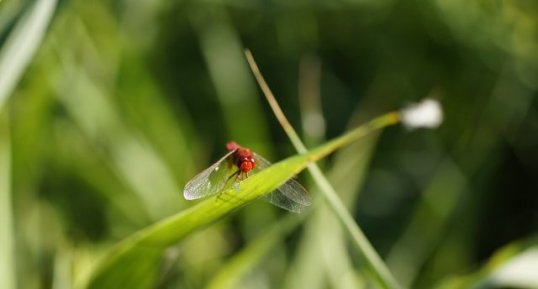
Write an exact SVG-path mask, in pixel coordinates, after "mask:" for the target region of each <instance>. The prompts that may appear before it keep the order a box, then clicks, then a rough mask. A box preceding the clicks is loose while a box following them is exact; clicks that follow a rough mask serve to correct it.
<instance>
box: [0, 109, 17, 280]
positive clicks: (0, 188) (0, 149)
mask: <svg viewBox="0 0 538 289" xmlns="http://www.w3.org/2000/svg"><path fill="white" fill-rule="evenodd" d="M10 134H11V133H10V131H9V123H8V117H7V113H6V111H5V109H4V110H3V111H1V112H0V256H2V258H0V288H16V286H15V283H16V275H15V258H14V252H15V244H14V240H13V236H14V234H13V223H12V219H13V216H12V208H11V145H10V143H11V140H10Z"/></svg>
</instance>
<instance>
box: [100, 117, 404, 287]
mask: <svg viewBox="0 0 538 289" xmlns="http://www.w3.org/2000/svg"><path fill="white" fill-rule="evenodd" d="M397 122H398V114H395V113H389V114H386V115H383V116H381V117H378V118H376V119H374V120H372V121H370V122H368V123H366V124H365V125H362V126H360V127H358V128H356V129H355V130H352V131H350V132H348V133H347V134H345V135H343V136H341V137H338V138H336V139H334V140H332V141H329V142H327V143H325V144H323V145H321V146H318V147H317V148H315V149H313V150H311V151H309V152H306V153H304V154H300V155H295V156H292V157H290V158H287V159H285V160H283V161H280V162H278V163H276V164H274V165H272V166H271V167H269V168H268V169H266V170H263V171H261V172H259V173H257V174H255V175H253V176H251V177H249V178H248V179H246V180H244V181H243V182H241V185H240V186H239V188H230V189H228V190H225V191H223V192H222V193H221V194H219V195H218V196H216V197H213V198H209V199H206V200H204V201H202V202H200V203H198V204H197V205H196V206H193V207H191V208H189V209H187V210H185V211H183V212H180V213H178V214H176V215H174V216H172V217H169V218H167V219H165V220H163V221H161V222H159V223H156V224H155V225H152V226H150V227H147V228H146V229H143V230H141V231H139V232H137V233H135V234H134V235H132V236H131V237H129V238H128V239H126V240H125V241H124V242H122V243H120V244H119V245H118V246H117V247H116V248H115V249H114V250H113V251H112V252H111V253H110V254H108V255H107V256H106V257H105V259H104V260H103V262H102V263H101V264H100V266H99V267H98V268H97V269H96V271H95V274H94V275H93V278H92V279H91V280H90V288H118V287H117V286H119V285H121V286H125V284H129V288H148V287H147V286H148V285H149V284H152V283H153V282H154V278H155V271H156V270H155V268H153V270H151V267H149V268H143V269H144V270H145V271H144V270H140V273H137V274H133V273H132V272H133V271H134V272H138V271H139V270H138V269H139V268H134V267H135V266H136V264H138V263H140V264H146V265H147V264H157V261H158V258H159V256H160V254H161V252H162V250H164V249H165V248H166V247H167V246H170V245H172V244H174V243H175V242H177V241H179V240H181V239H182V238H184V237H185V236H187V235H189V234H190V233H191V232H193V231H195V230H197V229H200V228H202V227H204V226H207V225H209V224H211V223H213V222H215V221H216V220H218V219H220V218H221V217H223V216H224V215H226V214H228V213H230V212H232V211H233V210H235V209H237V208H239V207H241V206H243V205H245V204H247V203H248V202H250V201H253V200H256V199H258V198H260V197H261V196H263V195H265V194H267V193H270V192H272V191H274V190H276V189H277V188H278V187H280V186H281V185H282V184H284V183H285V182H286V181H287V180H288V179H290V178H292V177H293V176H295V175H297V174H298V173H299V172H301V171H302V170H304V169H305V168H306V167H307V166H308V165H309V164H310V163H311V162H314V161H317V160H319V159H321V158H323V157H325V156H327V155H328V154H330V153H332V152H334V151H335V150H337V149H338V148H340V147H342V146H344V145H347V144H349V143H351V142H353V141H355V140H357V139H360V138H361V137H363V136H365V135H367V134H369V133H370V132H371V131H373V130H377V129H380V128H382V127H385V126H387V125H391V124H394V123H397ZM152 260H154V262H152ZM127 265H129V266H130V267H131V268H133V270H125V266H127ZM152 267H154V266H152ZM125 271H127V272H125Z"/></svg>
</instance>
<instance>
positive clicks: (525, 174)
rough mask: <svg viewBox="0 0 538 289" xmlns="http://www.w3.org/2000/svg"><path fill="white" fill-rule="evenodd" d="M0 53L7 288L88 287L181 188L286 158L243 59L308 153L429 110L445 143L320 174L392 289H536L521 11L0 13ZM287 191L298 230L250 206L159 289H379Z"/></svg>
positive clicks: (527, 25)
mask: <svg viewBox="0 0 538 289" xmlns="http://www.w3.org/2000/svg"><path fill="white" fill-rule="evenodd" d="M0 45H1V46H0V84H1V85H0V105H1V107H0V230H1V232H0V262H1V264H0V288H31V289H32V288H58V289H60V288H83V287H84V286H85V284H86V282H87V280H88V276H89V274H90V272H91V269H92V268H93V267H92V266H94V265H95V263H96V260H98V258H100V257H101V256H102V255H103V254H104V253H105V252H107V250H109V249H110V248H111V246H113V245H114V244H116V243H117V242H119V241H120V240H122V239H123V238H125V237H127V236H129V235H130V234H132V233H133V232H135V231H137V230H138V229H140V228H143V227H145V226H147V225H150V224H152V223H155V222H156V221H158V220H161V219H163V218H164V217H167V216H170V215H172V214H174V213H177V212H179V211H181V210H183V209H185V208H187V207H189V206H191V203H189V202H187V201H185V200H184V199H183V197H182V188H183V186H184V184H185V183H186V182H187V181H188V180H189V179H190V178H191V177H192V176H194V175H195V174H196V173H197V172H199V171H201V170H202V169H204V168H206V167H208V166H209V165H210V164H211V163H212V162H213V161H215V160H217V159H218V158H219V157H220V156H221V155H223V154H224V152H225V148H224V144H225V142H226V141H228V140H232V139H233V140H235V141H237V142H239V143H241V144H243V145H245V146H248V147H251V148H252V149H253V150H255V151H257V152H259V153H260V154H262V155H264V156H266V157H267V158H268V159H270V160H272V161H277V160H280V159H282V158H284V157H286V156H290V155H293V154H295V151H294V150H293V147H292V146H291V145H290V142H289V140H288V139H287V137H286V136H285V134H284V133H283V131H282V129H281V127H280V126H279V124H278V122H277V121H276V119H275V118H274V116H273V115H272V112H271V111H270V109H269V108H268V105H267V104H266V102H265V100H264V98H263V96H262V94H261V93H260V91H259V89H258V87H257V84H256V83H255V81H254V78H253V77H252V75H251V72H250V70H249V69H248V66H247V64H246V61H245V57H244V55H243V49H244V48H249V49H250V50H251V51H252V53H253V55H254V57H255V58H256V60H257V62H258V65H259V66H260V69H261V71H262V73H263V74H264V75H265V77H266V79H267V81H268V83H269V85H270V86H271V88H272V89H273V92H274V93H275V95H276V98H277V99H278V101H279V102H280V105H281V106H282V108H283V111H284V113H285V114H286V115H287V116H288V118H289V119H290V122H291V123H292V124H293V125H294V126H295V128H296V129H298V130H299V132H300V134H301V136H302V137H303V139H304V140H305V141H306V143H307V144H308V145H309V146H313V145H315V144H319V143H320V142H323V141H324V140H325V139H329V138H333V137H335V136H338V135H340V134H341V133H342V132H344V131H345V130H347V129H348V128H350V127H352V126H353V125H356V124H358V123H360V122H362V121H366V120H368V119H370V118H372V117H374V116H376V115H379V114H381V113H384V112H387V111H390V110H395V109H399V108H401V107H403V106H405V105H406V104H408V103H411V102H415V101H418V100H420V99H422V98H424V97H434V98H437V99H438V100H439V101H440V102H441V103H442V105H443V108H444V111H445V122H444V123H443V125H442V126H441V127H440V128H439V129H438V130H434V131H425V130H416V131H410V130H407V129H405V128H403V127H392V128H389V129H387V130H385V131H384V132H383V133H382V134H380V135H373V136H372V137H370V138H367V139H365V140H364V141H363V142H361V143H358V144H356V145H354V146H352V147H350V148H348V149H345V150H342V151H341V152H338V153H337V154H336V155H334V156H332V157H330V158H329V159H327V160H324V161H323V162H321V163H320V165H321V166H322V167H323V168H324V170H325V171H326V172H327V175H328V176H329V178H330V180H332V181H333V184H334V185H335V188H336V189H337V191H338V192H339V193H341V194H342V198H343V199H344V200H345V201H346V204H348V205H349V207H350V209H351V210H352V211H351V212H352V214H353V215H354V216H355V218H356V220H357V222H358V224H359V225H360V226H361V228H362V229H363V230H364V231H365V234H366V235H367V236H368V238H369V239H370V241H371V243H372V244H373V246H374V247H375V248H376V249H377V251H378V252H379V253H380V255H381V256H382V257H383V258H384V259H385V260H386V262H387V265H388V267H389V268H390V269H391V271H392V272H393V274H394V275H395V277H396V279H397V280H398V281H399V282H400V283H401V284H403V285H404V286H406V287H409V288H433V287H435V286H438V287H439V288H538V280H537V276H538V256H537V253H536V252H537V251H536V250H537V249H536V246H537V244H538V242H537V241H536V240H535V239H534V237H535V234H536V231H537V229H538V113H537V109H538V102H537V101H536V98H535V97H536V96H537V95H538V2H536V1H525V0H519V1H493V0H491V1H487V0H482V1H463V0H435V1H416V0H414V1H413V0H411V1H397V0H378V1H374V0H355V1H354V0H341V1H245V0H229V1H224V0H222V1H218V0H207V1H157V0H154V1H133V0H123V1H81V0H63V1H56V0H37V1H22V0H20V1H15V0H3V1H0ZM34 48H35V49H34ZM300 179H301V181H302V183H304V184H305V186H306V187H307V188H309V191H310V192H311V194H312V196H313V198H314V202H315V203H316V205H315V206H314V208H313V209H312V212H310V213H309V214H307V215H305V216H298V215H291V216H287V217H286V218H283V217H284V216H286V215H288V214H289V213H287V212H285V211H281V210H279V209H277V208H274V207H272V206H270V205H268V204H266V203H263V202H256V203H254V204H252V205H249V206H247V207H244V208H242V209H241V210H239V211H237V212H236V213H234V214H233V215H231V216H228V217H227V218H226V219H224V220H222V221H221V222H219V223H217V224H214V225H213V226H210V227H209V228H206V229H204V230H201V231H199V232H198V233H196V234H194V235H191V236H189V237H188V238H187V239H185V240H183V241H182V242H180V243H179V244H178V245H177V246H174V247H173V248H170V249H168V250H167V251H166V253H165V255H164V256H163V258H162V261H161V263H160V264H159V267H158V268H157V270H158V275H157V279H156V280H155V282H154V286H153V287H152V288H204V287H206V286H210V285H211V286H216V287H215V288H225V287H224V285H222V284H221V283H219V282H220V281H218V280H217V281H215V280H216V276H218V275H219V274H224V276H228V277H230V276H233V277H230V278H232V279H234V285H233V288H372V287H371V286H372V285H371V283H370V279H369V278H368V276H366V275H365V274H364V273H363V270H362V265H361V261H360V260H359V259H358V258H357V256H356V252H354V250H353V249H352V248H350V246H349V240H348V239H349V238H348V237H347V235H346V234H344V233H342V232H341V231H340V228H339V226H338V223H337V222H336V221H335V219H334V217H333V216H332V214H331V213H330V212H328V211H327V210H326V209H325V208H324V207H323V206H322V205H321V200H320V199H318V198H317V197H316V196H317V192H316V187H314V186H312V185H310V180H309V178H308V176H307V174H303V175H301V176H300ZM290 220H299V221H300V222H301V224H300V226H297V227H295V225H294V226H292V229H289V230H287V232H286V233H285V234H283V235H282V236H279V237H278V238H276V239H275V241H274V242H272V243H271V246H270V248H267V249H265V251H264V250H262V249H259V250H260V251H259V252H262V251H263V252H264V253H265V254H260V256H258V257H256V258H255V257H251V260H250V261H249V262H251V263H249V264H250V265H249V266H248V267H249V270H247V271H245V272H240V273H238V272H235V273H222V270H221V269H222V268H223V267H226V266H227V265H228V264H231V262H232V260H234V258H235V257H237V256H240V254H241V253H242V252H244V250H245V248H248V246H249V244H256V242H257V241H256V240H259V239H260V238H261V239H263V238H264V237H263V236H264V235H263V234H264V233H267V232H268V229H269V228H271V227H274V226H276V227H278V226H279V224H287V223H286V222H290ZM282 226H284V225H282ZM507 245H508V246H509V247H505V246H507ZM503 247H504V248H508V249H505V251H502V252H504V253H502V252H501V253H497V254H495V252H498V250H499V249H501V248H503ZM533 248H534V249H533ZM254 251H255V250H254ZM507 252H508V253H507ZM529 252H530V253H529ZM533 252H534V255H532V254H531V253H533ZM522 255H524V256H525V257H527V259H525V262H523V267H522V268H523V269H518V270H516V271H513V272H512V271H510V272H511V273H509V274H507V273H503V272H504V271H503V270H505V271H506V270H508V269H505V268H508V267H509V265H510V264H511V263H510V262H512V261H513V260H514V258H512V257H514V256H522ZM492 256H500V257H498V258H493V259H491V258H492ZM529 256H530V257H529ZM503 266H504V267H503ZM520 267H521V266H520ZM125 270H129V268H126V269H125ZM219 272H220V273H219ZM525 272H527V273H529V272H530V274H527V275H525V274H524V273H525ZM133 274H135V273H133ZM226 274H228V275H226ZM503 274H504V275H503ZM529 275H530V277H529ZM507 276H508V277H507ZM525 276H527V279H525ZM532 277H534V279H533V278H532ZM211 280H213V281H212V282H213V283H212V282H211ZM215 284H217V285H215ZM219 284H220V285H219Z"/></svg>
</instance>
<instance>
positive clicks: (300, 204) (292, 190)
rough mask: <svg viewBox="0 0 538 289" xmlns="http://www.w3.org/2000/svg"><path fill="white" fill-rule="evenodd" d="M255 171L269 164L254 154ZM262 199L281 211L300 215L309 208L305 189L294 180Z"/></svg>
mask: <svg viewBox="0 0 538 289" xmlns="http://www.w3.org/2000/svg"><path fill="white" fill-rule="evenodd" d="M254 158H255V160H256V170H263V169H265V168H267V167H269V166H270V165H271V163H270V162H269V161H268V160H266V159H264V158H263V157H262V156H260V155H258V154H256V153H254ZM263 199H264V200H266V201H268V202H270V203H271V204H273V205H275V206H278V207H280V208H282V209H285V210H288V211H291V212H295V213H300V212H302V211H304V210H305V209H306V207H308V206H310V204H311V202H310V196H309V195H308V192H307V191H306V189H305V188H304V187H303V186H302V185H301V184H300V183H299V182H297V181H296V180H295V179H290V180H289V181H287V182H286V183H285V184H283V185H282V186H280V187H279V188H278V189H277V190H276V191H274V192H272V193H270V194H267V195H265V196H263Z"/></svg>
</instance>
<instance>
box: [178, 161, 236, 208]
mask: <svg viewBox="0 0 538 289" xmlns="http://www.w3.org/2000/svg"><path fill="white" fill-rule="evenodd" d="M234 152H235V151H231V152H229V153H227V154H226V155H225V156H223V157H222V158H221V159H220V160H218V161H217V162H216V163H214V164H213V165H211V166H210V167H209V168H207V169H205V170H204V171H202V172H201V173H199V174H198V175H196V176H195V177H194V178H192V180H190V181H189V182H188V183H187V184H186V185H185V189H183V196H184V197H185V199H187V200H194V199H199V198H203V197H207V196H211V195H214V194H217V193H218V192H220V191H222V189H223V188H224V187H225V186H226V182H227V181H228V180H229V177H230V175H232V174H233V172H232V170H231V168H232V167H233V166H230V165H229V163H228V162H227V159H228V158H229V157H230V156H231V155H232V154H233V153H234Z"/></svg>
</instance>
